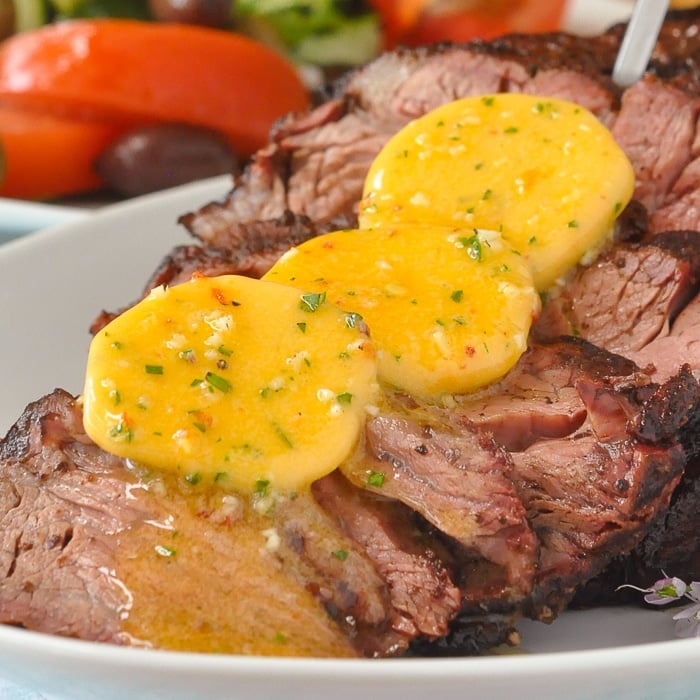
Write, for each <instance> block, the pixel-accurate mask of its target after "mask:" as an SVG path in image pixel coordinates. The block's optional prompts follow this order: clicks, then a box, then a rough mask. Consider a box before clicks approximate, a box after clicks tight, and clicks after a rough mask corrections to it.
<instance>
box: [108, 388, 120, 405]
mask: <svg viewBox="0 0 700 700" xmlns="http://www.w3.org/2000/svg"><path fill="white" fill-rule="evenodd" d="M109 396H110V398H111V399H112V401H113V403H114V405H115V406H118V405H119V404H120V403H121V402H122V395H121V394H120V393H119V391H118V390H117V389H112V391H110V392H109Z"/></svg>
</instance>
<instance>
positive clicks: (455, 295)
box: [450, 289, 464, 303]
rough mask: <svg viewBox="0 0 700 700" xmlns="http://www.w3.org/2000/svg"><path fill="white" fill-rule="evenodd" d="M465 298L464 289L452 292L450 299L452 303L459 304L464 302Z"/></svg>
mask: <svg viewBox="0 0 700 700" xmlns="http://www.w3.org/2000/svg"><path fill="white" fill-rule="evenodd" d="M463 298H464V290H463V289H455V290H454V292H452V294H450V299H452V301H454V302H457V303H459V302H460V301H462V299H463Z"/></svg>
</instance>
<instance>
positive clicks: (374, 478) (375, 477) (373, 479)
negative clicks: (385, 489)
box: [367, 471, 384, 488]
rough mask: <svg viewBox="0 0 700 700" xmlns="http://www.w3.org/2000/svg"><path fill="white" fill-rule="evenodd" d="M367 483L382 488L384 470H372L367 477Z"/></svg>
mask: <svg viewBox="0 0 700 700" xmlns="http://www.w3.org/2000/svg"><path fill="white" fill-rule="evenodd" d="M367 484H368V485H369V486H374V487H376V488H381V487H382V486H383V485H384V474H382V472H374V471H372V472H370V473H369V476H368V477H367Z"/></svg>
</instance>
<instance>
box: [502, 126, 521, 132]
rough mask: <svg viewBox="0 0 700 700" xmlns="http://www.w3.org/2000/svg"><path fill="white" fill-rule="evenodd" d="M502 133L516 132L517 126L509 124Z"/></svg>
mask: <svg viewBox="0 0 700 700" xmlns="http://www.w3.org/2000/svg"><path fill="white" fill-rule="evenodd" d="M504 133H506V134H517V133H518V127H517V126H509V127H508V128H507V129H505V131H504Z"/></svg>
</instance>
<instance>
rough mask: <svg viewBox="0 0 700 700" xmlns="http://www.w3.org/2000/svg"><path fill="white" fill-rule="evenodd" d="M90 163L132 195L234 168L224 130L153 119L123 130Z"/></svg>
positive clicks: (113, 184) (114, 185)
mask: <svg viewBox="0 0 700 700" xmlns="http://www.w3.org/2000/svg"><path fill="white" fill-rule="evenodd" d="M95 168H96V170H97V172H98V173H99V174H100V176H101V177H102V178H103V179H104V181H105V182H106V183H107V185H108V186H109V187H110V188H111V189H112V190H114V191H115V192H117V193H119V194H121V195H124V196H127V197H133V196H136V195H139V194H146V193H148V192H155V191H157V190H163V189H167V188H168V187H174V186H176V185H183V184H185V183H187V182H193V181H195V180H201V179H203V178H206V177H213V176H214V175H225V174H229V173H231V174H233V173H234V172H235V171H236V170H237V168H238V162H237V159H236V157H235V155H234V154H233V153H232V151H231V149H230V148H229V146H228V143H227V142H226V141H225V139H224V138H223V136H221V135H220V134H219V133H217V132H215V131H212V130H211V129H206V128H204V127H199V126H191V125H188V124H158V125H154V126H147V127H141V128H138V129H135V130H133V131H131V132H129V133H127V134H126V135H124V136H122V137H121V138H120V139H118V140H117V141H116V142H115V143H114V144H112V146H110V147H109V148H108V149H107V150H106V151H105V152H104V153H103V154H102V155H101V156H100V157H99V158H98V160H97V162H96V164H95Z"/></svg>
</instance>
